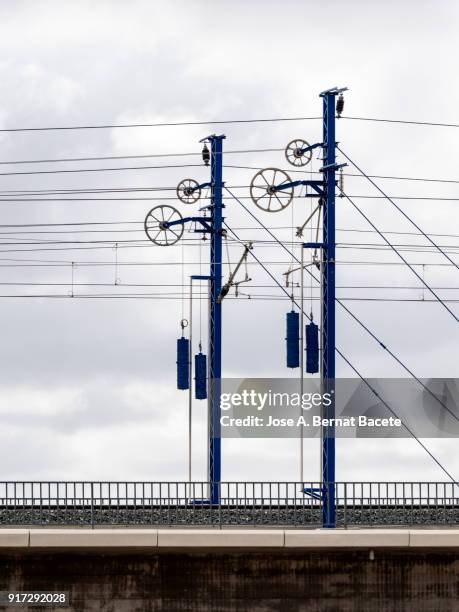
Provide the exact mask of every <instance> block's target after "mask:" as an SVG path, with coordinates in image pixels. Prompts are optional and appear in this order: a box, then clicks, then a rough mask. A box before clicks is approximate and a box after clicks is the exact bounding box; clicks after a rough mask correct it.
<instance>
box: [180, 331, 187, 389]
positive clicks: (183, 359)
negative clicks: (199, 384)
mask: <svg viewBox="0 0 459 612" xmlns="http://www.w3.org/2000/svg"><path fill="white" fill-rule="evenodd" d="M189 346H190V343H189V340H188V338H184V337H183V336H182V337H181V338H179V339H178V340H177V389H182V390H185V389H189V388H190V362H189V355H188V351H189Z"/></svg>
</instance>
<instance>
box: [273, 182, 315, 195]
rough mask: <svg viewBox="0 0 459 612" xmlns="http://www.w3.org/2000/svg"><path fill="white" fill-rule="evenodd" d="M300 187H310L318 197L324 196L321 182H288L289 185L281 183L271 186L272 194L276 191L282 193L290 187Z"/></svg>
mask: <svg viewBox="0 0 459 612" xmlns="http://www.w3.org/2000/svg"><path fill="white" fill-rule="evenodd" d="M300 185H306V186H308V187H312V188H313V189H314V191H316V192H317V194H318V195H319V196H323V195H324V191H323V185H324V183H323V181H290V182H289V183H281V184H280V185H273V187H272V191H273V193H275V192H276V191H283V190H284V189H290V188H292V187H299V186H300Z"/></svg>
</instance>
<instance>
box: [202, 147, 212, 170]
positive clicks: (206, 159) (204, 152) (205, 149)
mask: <svg viewBox="0 0 459 612" xmlns="http://www.w3.org/2000/svg"><path fill="white" fill-rule="evenodd" d="M202 161H203V162H204V163H205V165H206V166H208V165H209V162H210V151H209V147H208V146H207V145H206V143H204V146H203V147H202Z"/></svg>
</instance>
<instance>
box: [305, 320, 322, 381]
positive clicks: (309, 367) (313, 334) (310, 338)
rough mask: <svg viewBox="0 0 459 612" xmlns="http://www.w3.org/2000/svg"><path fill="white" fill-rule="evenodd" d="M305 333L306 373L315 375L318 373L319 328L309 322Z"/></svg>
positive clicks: (312, 322)
mask: <svg viewBox="0 0 459 612" xmlns="http://www.w3.org/2000/svg"><path fill="white" fill-rule="evenodd" d="M305 332H306V334H305V335H306V372H307V373H308V374H316V373H317V372H318V371H319V327H318V326H317V325H316V324H315V323H314V321H311V322H310V323H308V324H307V325H306V327H305Z"/></svg>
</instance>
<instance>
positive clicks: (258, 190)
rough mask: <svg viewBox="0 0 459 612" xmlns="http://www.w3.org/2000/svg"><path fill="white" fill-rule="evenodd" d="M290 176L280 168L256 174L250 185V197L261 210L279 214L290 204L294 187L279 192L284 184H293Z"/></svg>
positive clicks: (268, 169)
mask: <svg viewBox="0 0 459 612" xmlns="http://www.w3.org/2000/svg"><path fill="white" fill-rule="evenodd" d="M291 182H292V181H291V179H290V177H289V175H288V174H287V173H286V172H285V171H284V170H279V169H278V168H265V169H264V170H260V171H259V172H257V173H256V174H255V176H254V177H253V179H252V182H251V183H250V197H251V198H252V200H253V201H254V202H255V204H256V205H257V206H258V208H261V210H264V211H266V212H279V211H281V210H283V209H284V208H287V206H288V205H289V204H290V202H291V201H292V198H293V187H286V188H285V190H284V189H282V190H277V189H276V187H277V188H278V187H280V186H282V185H283V184H284V183H291Z"/></svg>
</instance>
